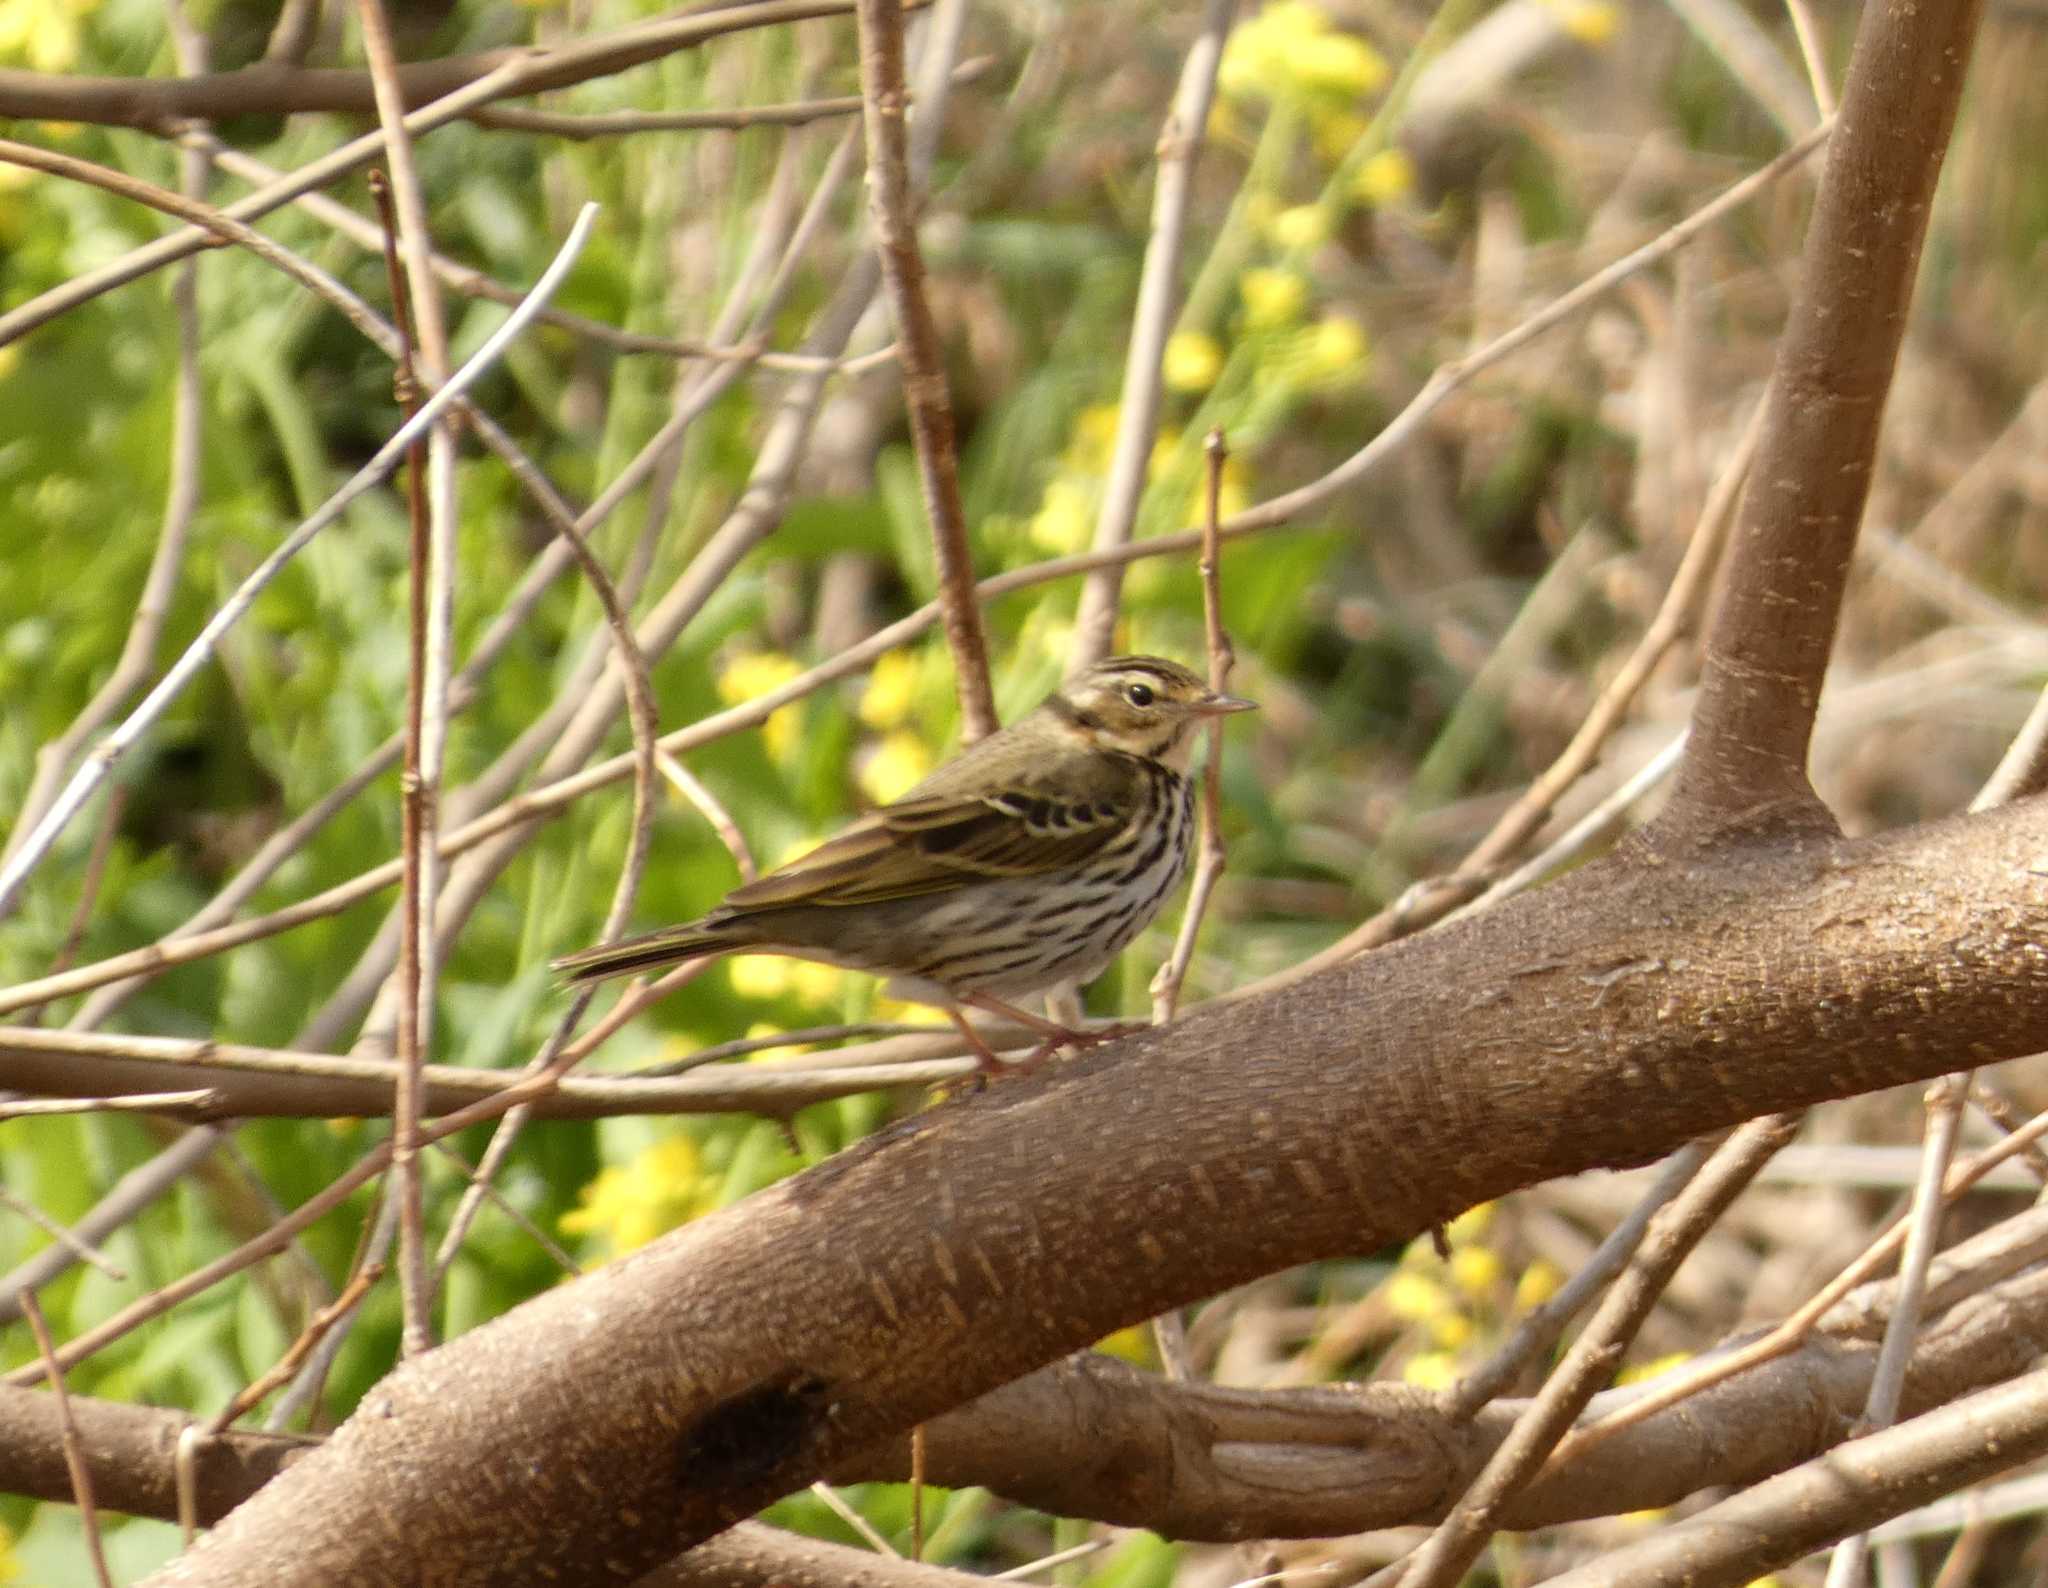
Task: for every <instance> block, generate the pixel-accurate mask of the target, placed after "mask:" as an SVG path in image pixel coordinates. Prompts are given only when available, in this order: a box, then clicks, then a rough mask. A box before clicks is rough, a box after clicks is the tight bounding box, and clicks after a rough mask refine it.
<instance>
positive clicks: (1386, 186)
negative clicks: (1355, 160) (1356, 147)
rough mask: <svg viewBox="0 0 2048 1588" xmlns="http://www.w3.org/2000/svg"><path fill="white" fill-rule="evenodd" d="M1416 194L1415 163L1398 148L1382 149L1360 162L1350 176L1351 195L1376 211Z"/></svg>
mask: <svg viewBox="0 0 2048 1588" xmlns="http://www.w3.org/2000/svg"><path fill="white" fill-rule="evenodd" d="M1414 191H1415V162H1414V161H1413V160H1411V159H1409V158H1408V155H1407V153H1406V151H1404V150H1401V149H1382V150H1380V152H1379V153H1378V154H1375V155H1372V156H1370V157H1369V158H1367V159H1365V160H1362V161H1361V162H1359V166H1358V169H1357V170H1356V171H1354V172H1352V173H1351V196H1352V197H1353V198H1355V199H1357V200H1358V201H1359V203H1361V204H1369V205H1371V206H1373V207H1374V208H1375V209H1379V208H1384V207H1385V206H1386V205H1389V204H1393V203H1397V202H1399V201H1400V200H1401V199H1404V198H1406V197H1407V196H1408V195H1409V194H1410V193H1412V192H1414Z"/></svg>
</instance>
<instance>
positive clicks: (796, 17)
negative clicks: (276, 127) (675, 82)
mask: <svg viewBox="0 0 2048 1588" xmlns="http://www.w3.org/2000/svg"><path fill="white" fill-rule="evenodd" d="M929 3H930V0H904V6H905V9H907V10H915V9H918V8H919V7H921V6H923V5H926V4H929ZM848 9H849V7H848V5H847V0H756V3H753V4H746V5H718V6H715V7H702V8H698V7H692V8H688V9H686V10H684V11H683V12H682V14H681V15H675V14H671V15H669V16H666V17H661V18H657V19H655V20H652V21H647V22H639V23H635V24H632V25H630V26H627V27H622V28H618V29H615V30H614V31H612V32H609V33H601V34H597V35H595V36H593V37H589V38H578V39H574V40H573V41H572V42H569V43H566V44H561V45H556V46H553V47H536V46H532V45H524V46H522V45H512V46H509V47H506V48H502V49H495V50H485V51H482V52H479V53H477V54H473V55H455V56H443V57H440V58H438V59H434V60H426V61H415V62H412V63H410V64H408V65H406V66H405V67H403V68H402V86H403V89H404V93H405V99H406V102H407V103H408V104H418V103H421V102H423V101H426V100H434V101H435V102H436V103H437V104H445V103H446V102H447V101H448V100H452V99H454V98H456V97H457V95H470V91H471V90H472V89H474V88H475V86H476V84H477V82H480V81H483V80H484V79H483V78H480V77H479V76H478V74H479V73H484V74H487V75H488V76H489V77H498V76H500V75H503V76H504V77H506V78H507V79H508V81H507V82H506V83H505V84H503V85H502V86H499V87H497V88H496V89H495V90H494V91H493V92H492V93H489V94H485V95H482V96H473V95H471V96H470V97H468V98H467V100H466V102H465V103H464V105H463V106H462V108H461V109H460V110H457V111H453V112H451V113H450V114H451V116H452V115H466V114H467V113H468V111H469V109H470V107H472V106H474V105H477V104H481V103H484V102H485V101H486V100H490V99H497V98H503V97H505V96H508V95H512V94H537V93H542V92H545V91H547V90H550V89H557V88H568V87H572V86H574V85H575V84H578V83H585V82H589V81H590V80H591V79H592V78H596V77H606V76H610V75H612V74H614V73H617V72H621V71H625V70H626V69H628V68H629V67H634V66H644V65H647V64H649V63H651V62H654V61H657V60H660V59H661V58H662V57H664V56H666V55H672V54H674V53H675V52H677V51H678V50H684V49H689V48H693V47H695V46H697V45H700V44H704V43H706V42H708V41H709V40H711V39H714V38H719V37H722V36H724V35H727V34H731V33H739V32H746V31H751V30H754V29H757V28H769V27H779V26H781V25H783V24H786V23H792V22H804V21H809V20H811V19H814V18H818V17H834V16H843V15H845V14H846V12H847V10H848ZM375 110H376V100H375V93H374V87H373V84H372V82H371V79H370V77H369V75H368V74H367V73H364V72H359V71H345V70H329V71H279V70H278V69H277V68H276V67H275V66H274V65H268V64H266V65H263V66H250V67H243V68H241V69H239V70H236V71H228V72H215V73H211V74H209V75H206V76H203V77H193V78H170V79H163V78H137V77H79V76H73V77H66V78H59V77H55V76H47V75H44V74H40V73H35V72H18V71H17V72H0V117H7V118H13V119H18V120H32V121H85V122H92V123H94V124H96V125H100V126H119V127H132V128H136V129H138V130H140V131H145V132H159V133H162V132H169V131H175V130H176V128H177V126H178V124H179V123H180V122H182V121H185V120H187V119H191V118H194V117H197V118H202V119H213V118H217V117H221V116H242V115H265V114H268V115H297V114H302V113H308V112H318V111H336V112H340V113H342V114H349V115H370V114H374V112H375ZM444 119H448V118H444Z"/></svg>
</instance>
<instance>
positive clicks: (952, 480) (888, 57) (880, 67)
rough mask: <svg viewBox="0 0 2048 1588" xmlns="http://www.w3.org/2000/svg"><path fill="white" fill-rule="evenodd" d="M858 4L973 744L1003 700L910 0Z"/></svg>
mask: <svg viewBox="0 0 2048 1588" xmlns="http://www.w3.org/2000/svg"><path fill="white" fill-rule="evenodd" d="M854 9H855V13H856V15H857V16H858V17H859V18H860V75H861V99H862V102H863V104H864V107H865V109H864V112H863V116H864V119H865V121H866V124H867V144H868V197H869V201H870V207H871V213H872V215H873V219H874V229H875V249H876V254H877V256H878V257H879V258H880V260H881V264H882V278H883V280H884V281H885V282H886V283H887V284H888V289H889V307H890V309H891V311H892V313H893V315H894V317H895V322H896V344H897V354H898V357H899V358H900V360H901V361H902V365H903V401H904V406H905V407H906V408H907V409H908V410H909V413H910V435H911V440H912V441H913V442H914V443H915V445H916V448H917V467H918V478H919V480H920V481H921V482H922V483H923V486H924V505H925V512H926V514H927V516H928V517H929V518H930V520H931V531H932V548H933V551H934V553H935V555H936V558H937V562H938V580H939V605H940V610H941V612H942V614H943V624H944V627H945V631H946V643H947V644H948V645H949V646H951V647H952V651H953V671H954V684H955V687H956V688H957V689H958V691H959V695H960V731H961V737H962V738H963V739H964V740H966V741H967V742H968V743H972V742H973V741H974V740H976V739H979V738H982V737H984V736H985V735H987V734H990V733H993V732H994V731H995V729H996V726H997V721H996V702H995V694H994V692H993V690H992V689H991V688H990V686H989V676H988V639H987V636H986V635H984V634H983V633H982V627H981V608H980V606H979V605H977V604H976V602H975V599H974V552H973V549H972V547H971V546H970V545H969V543H968V537H967V511H966V508H965V506H964V505H963V504H962V502H961V500H960V474H959V458H958V456H957V454H956V451H955V448H954V439H953V409H952V404H951V402H950V401H949V400H948V398H947V396H946V372H945V361H944V354H943V351H942V350H941V348H940V346H939V331H938V325H937V322H936V321H934V320H933V319H932V310H931V304H930V303H928V302H927V301H926V299H925V291H924V278H925V269H924V253H923V250H922V249H920V248H919V246H918V241H917V199H916V196H915V194H914V193H913V191H912V188H911V173H910V143H909V138H908V136H907V128H906V126H905V121H906V117H907V114H908V111H909V105H910V94H909V90H908V88H907V87H906V86H905V83H904V76H903V6H902V0H856V3H855V7H854Z"/></svg>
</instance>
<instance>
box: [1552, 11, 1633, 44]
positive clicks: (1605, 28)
mask: <svg viewBox="0 0 2048 1588" xmlns="http://www.w3.org/2000/svg"><path fill="white" fill-rule="evenodd" d="M1551 8H1552V9H1553V10H1554V11H1556V12H1557V21H1558V25H1559V26H1560V27H1562V28H1563V29H1564V30H1565V32H1567V33H1569V34H1570V35H1571V36H1572V37H1573V38H1575V39H1577V40H1578V41H1579V42H1580V43H1581V44H1586V45H1590V46H1592V47H1593V48H1595V49H1597V48H1599V47H1600V46H1601V45H1603V44H1605V43H1607V42H1608V41H1609V40H1611V39H1612V38H1613V37H1614V35H1615V34H1617V33H1619V32H1620V31H1621V8H1620V7H1619V6H1616V5H1614V4H1612V3H1611V0H1552V7H1551Z"/></svg>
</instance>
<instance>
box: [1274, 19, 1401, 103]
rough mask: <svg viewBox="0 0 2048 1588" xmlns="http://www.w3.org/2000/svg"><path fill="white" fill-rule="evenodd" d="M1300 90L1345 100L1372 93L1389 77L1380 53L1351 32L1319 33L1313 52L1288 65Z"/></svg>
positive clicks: (1380, 87) (1383, 84) (1379, 88)
mask: <svg viewBox="0 0 2048 1588" xmlns="http://www.w3.org/2000/svg"><path fill="white" fill-rule="evenodd" d="M1291 64H1292V65H1293V68H1294V72H1295V76H1296V77H1297V78H1298V79H1299V80H1300V83H1301V85H1302V87H1304V88H1307V89H1311V90H1321V91H1322V92H1324V93H1327V94H1330V95H1332V96H1336V95H1342V96H1344V97H1345V98H1347V99H1359V98H1363V97H1364V96H1365V95H1367V94H1376V93H1378V92H1379V91H1380V90H1381V89H1382V88H1385V87H1386V86H1387V78H1388V77H1389V76H1390V75H1392V74H1391V73H1389V72H1388V70H1387V63H1386V61H1385V60H1384V59H1383V58H1382V57H1381V55H1380V52H1379V51H1378V50H1376V49H1374V48H1373V47H1372V46H1371V45H1370V44H1368V43H1366V42H1365V40H1364V39H1361V38H1359V37H1358V36H1357V35H1355V34H1351V33H1338V32H1335V31H1334V30H1333V31H1329V32H1326V33H1324V34H1322V35H1321V36H1320V37H1319V38H1318V39H1317V41H1316V46H1315V48H1314V49H1312V50H1310V51H1308V52H1307V53H1306V54H1304V55H1303V56H1301V57H1300V58H1298V59H1296V60H1295V61H1293V62H1292V63H1291Z"/></svg>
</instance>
